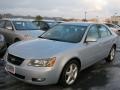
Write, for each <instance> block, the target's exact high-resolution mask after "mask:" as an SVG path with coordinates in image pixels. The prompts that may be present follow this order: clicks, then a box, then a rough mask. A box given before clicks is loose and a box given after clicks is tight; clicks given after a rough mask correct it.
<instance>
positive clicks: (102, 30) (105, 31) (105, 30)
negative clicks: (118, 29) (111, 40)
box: [98, 25, 111, 38]
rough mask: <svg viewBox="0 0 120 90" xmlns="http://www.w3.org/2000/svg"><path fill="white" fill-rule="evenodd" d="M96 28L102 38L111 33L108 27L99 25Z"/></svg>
mask: <svg viewBox="0 0 120 90" xmlns="http://www.w3.org/2000/svg"><path fill="white" fill-rule="evenodd" d="M98 30H99V33H100V36H101V38H104V37H107V36H110V35H111V32H110V31H109V29H108V28H107V27H105V26H103V25H99V26H98Z"/></svg>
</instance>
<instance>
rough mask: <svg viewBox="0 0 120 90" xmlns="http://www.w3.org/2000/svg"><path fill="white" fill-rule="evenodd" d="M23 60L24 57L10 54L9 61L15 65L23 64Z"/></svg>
mask: <svg viewBox="0 0 120 90" xmlns="http://www.w3.org/2000/svg"><path fill="white" fill-rule="evenodd" d="M23 61H24V59H23V58H20V57H17V56H13V55H11V54H8V62H10V63H12V64H14V65H21V64H22V62H23Z"/></svg>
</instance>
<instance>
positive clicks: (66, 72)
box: [60, 60, 79, 86]
mask: <svg viewBox="0 0 120 90" xmlns="http://www.w3.org/2000/svg"><path fill="white" fill-rule="evenodd" d="M78 73H79V63H78V62H77V61H76V60H72V61H70V62H68V63H67V64H66V65H65V67H64V69H63V72H62V74H61V77H60V84H61V85H62V86H69V85H72V84H74V83H75V81H76V79H77V78H78Z"/></svg>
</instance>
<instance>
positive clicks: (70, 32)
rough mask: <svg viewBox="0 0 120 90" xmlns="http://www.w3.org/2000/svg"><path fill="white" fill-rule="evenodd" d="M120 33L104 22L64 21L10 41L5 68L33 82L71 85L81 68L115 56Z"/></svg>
mask: <svg viewBox="0 0 120 90" xmlns="http://www.w3.org/2000/svg"><path fill="white" fill-rule="evenodd" d="M117 37H118V36H117V35H116V34H115V33H114V32H113V31H112V30H110V29H109V28H108V27H107V26H106V25H103V24H96V23H77V22H75V23H74V22H69V23H62V24H59V25H56V26H55V27H53V28H52V29H50V30H48V31H47V32H45V33H44V34H43V35H41V37H40V38H38V39H35V40H30V41H21V42H18V43H15V44H13V45H11V46H10V47H9V48H8V52H7V53H6V55H5V61H6V67H5V69H6V71H7V72H8V73H10V75H12V76H14V77H15V78H17V79H19V80H22V81H25V82H28V83H32V84H37V85H48V84H56V83H58V82H59V83H60V84H61V85H64V86H66V85H72V84H74V83H75V81H76V80H77V78H78V76H79V72H80V71H81V70H83V69H85V68H87V67H89V66H91V65H93V64H95V63H96V62H98V61H100V60H103V59H106V62H112V61H113V60H114V57H115V51H116V47H117V44H116V42H117Z"/></svg>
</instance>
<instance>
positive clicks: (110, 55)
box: [106, 46, 116, 62]
mask: <svg viewBox="0 0 120 90" xmlns="http://www.w3.org/2000/svg"><path fill="white" fill-rule="evenodd" d="M115 52H116V48H115V46H113V47H112V48H111V50H110V53H109V55H108V57H107V58H106V62H112V61H114V59H115Z"/></svg>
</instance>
